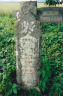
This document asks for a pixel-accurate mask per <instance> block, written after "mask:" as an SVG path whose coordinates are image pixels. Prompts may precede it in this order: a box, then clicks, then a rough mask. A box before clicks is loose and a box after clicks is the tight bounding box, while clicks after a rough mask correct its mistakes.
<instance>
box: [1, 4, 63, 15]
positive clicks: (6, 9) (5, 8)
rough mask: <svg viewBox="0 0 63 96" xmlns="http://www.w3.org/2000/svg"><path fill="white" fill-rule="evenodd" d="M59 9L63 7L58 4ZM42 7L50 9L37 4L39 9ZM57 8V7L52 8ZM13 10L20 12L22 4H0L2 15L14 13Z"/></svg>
mask: <svg viewBox="0 0 63 96" xmlns="http://www.w3.org/2000/svg"><path fill="white" fill-rule="evenodd" d="M56 6H57V7H63V5H61V4H59V6H58V4H57V5H56ZM42 7H49V6H46V5H44V3H37V8H42ZM51 7H55V6H51ZM12 10H20V3H8V4H0V14H1V13H12Z"/></svg>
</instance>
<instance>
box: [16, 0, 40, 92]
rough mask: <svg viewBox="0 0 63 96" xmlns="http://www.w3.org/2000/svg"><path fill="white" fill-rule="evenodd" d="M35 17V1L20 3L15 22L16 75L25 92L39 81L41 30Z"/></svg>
mask: <svg viewBox="0 0 63 96" xmlns="http://www.w3.org/2000/svg"><path fill="white" fill-rule="evenodd" d="M36 17H37V1H27V2H25V1H24V2H21V9H20V11H16V20H15V39H16V66H17V68H16V75H17V84H18V85H20V86H21V87H22V88H23V89H27V90H29V89H30V88H34V87H37V86H38V83H39V79H40V73H39V68H40V50H41V49H40V44H41V42H40V41H41V35H42V30H41V28H40V23H39V21H38V20H37V18H36Z"/></svg>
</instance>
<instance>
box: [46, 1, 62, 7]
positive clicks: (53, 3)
mask: <svg viewBox="0 0 63 96" xmlns="http://www.w3.org/2000/svg"><path fill="white" fill-rule="evenodd" d="M62 1H63V0H46V2H45V4H46V5H49V6H50V5H55V6H56V4H59V3H61V4H62Z"/></svg>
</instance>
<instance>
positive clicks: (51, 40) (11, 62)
mask: <svg viewBox="0 0 63 96" xmlns="http://www.w3.org/2000/svg"><path fill="white" fill-rule="evenodd" d="M17 5H18V6H17ZM17 5H16V6H15V7H14V6H13V7H14V8H15V10H17V9H18V10H19V9H20V8H19V6H20V5H19V4H17ZM5 6H6V5H5ZM5 6H4V7H3V6H2V7H1V6H0V7H1V8H0V96H17V95H18V96H41V93H42V96H63V63H62V62H63V45H62V44H63V39H62V38H63V23H61V24H58V25H56V24H55V23H54V22H50V23H44V24H42V40H41V57H40V58H41V59H40V70H39V71H40V82H39V88H40V89H41V93H39V92H38V91H37V90H35V89H33V90H30V92H26V91H25V92H23V91H22V90H21V89H20V88H19V87H18V86H17V82H16V53H15V50H16V48H15V35H14V31H15V16H13V15H12V13H11V12H12V10H14V9H13V8H11V6H10V5H9V6H10V7H9V8H10V9H9V8H8V10H7V9H5V10H4V8H6V7H5ZM3 10H4V11H3Z"/></svg>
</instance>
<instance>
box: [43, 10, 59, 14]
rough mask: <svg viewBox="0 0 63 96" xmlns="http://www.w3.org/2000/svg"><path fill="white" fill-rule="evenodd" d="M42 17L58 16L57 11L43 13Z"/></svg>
mask: <svg viewBox="0 0 63 96" xmlns="http://www.w3.org/2000/svg"><path fill="white" fill-rule="evenodd" d="M43 15H58V11H44V12H43Z"/></svg>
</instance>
